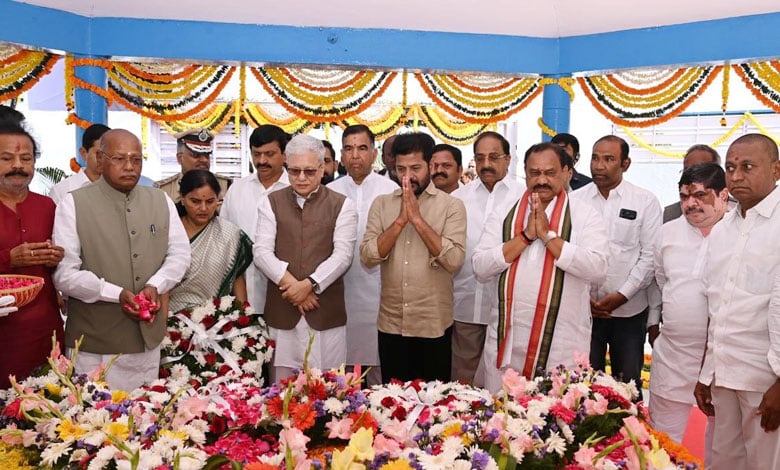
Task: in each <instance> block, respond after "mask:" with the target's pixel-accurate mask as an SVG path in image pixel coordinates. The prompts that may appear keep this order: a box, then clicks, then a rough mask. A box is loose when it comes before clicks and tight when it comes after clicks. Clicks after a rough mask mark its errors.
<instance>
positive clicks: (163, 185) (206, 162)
mask: <svg viewBox="0 0 780 470" xmlns="http://www.w3.org/2000/svg"><path fill="white" fill-rule="evenodd" d="M174 137H176V160H177V161H178V162H179V165H181V171H180V172H179V173H176V174H175V175H173V176H169V177H168V178H165V179H162V180H160V181H157V182H156V183H154V187H155V188H160V189H162V190H163V191H164V192H165V194H167V195H168V197H170V198H171V199H173V202H179V201H180V200H181V194H180V193H179V185H180V184H181V177H182V176H183V175H184V173H187V172H188V171H190V170H209V169H211V154H212V152H213V149H212V142H213V141H214V136H213V135H211V133H210V132H209V131H207V130H206V129H190V130H186V131H184V132H180V133H178V134H176V135H175V136H174ZM214 176H216V177H217V181H218V182H219V187H220V188H221V191H220V192H219V193H220V194H225V193H226V192H227V190H228V188H229V187H230V184H231V183H232V180H231V179H230V178H228V177H226V176H222V175H219V174H216V173H214Z"/></svg>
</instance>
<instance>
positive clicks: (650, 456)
mask: <svg viewBox="0 0 780 470" xmlns="http://www.w3.org/2000/svg"><path fill="white" fill-rule="evenodd" d="M650 442H651V443H652V445H653V450H651V451H650V452H649V453H647V455H646V458H647V463H649V464H650V465H652V466H653V468H668V467H670V466H671V465H672V460H671V459H670V458H669V454H667V453H666V451H665V450H664V449H663V448H661V446H660V445H659V444H658V439H656V438H655V436H650Z"/></svg>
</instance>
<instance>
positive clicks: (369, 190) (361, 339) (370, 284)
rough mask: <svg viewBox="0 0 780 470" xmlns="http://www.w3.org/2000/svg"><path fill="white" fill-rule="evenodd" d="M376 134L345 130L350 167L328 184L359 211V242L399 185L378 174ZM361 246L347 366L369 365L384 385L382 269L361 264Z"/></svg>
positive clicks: (350, 304)
mask: <svg viewBox="0 0 780 470" xmlns="http://www.w3.org/2000/svg"><path fill="white" fill-rule="evenodd" d="M376 154H377V151H376V148H375V147H374V133H373V132H371V129H369V128H368V127H367V126H365V125H363V124H356V125H353V126H349V127H347V128H346V129H344V133H343V134H342V136H341V161H342V162H343V164H344V165H345V167H346V168H347V176H343V177H341V178H339V179H337V180H336V181H334V182H333V183H331V184H329V185H328V189H332V190H334V191H336V192H338V193H341V194H343V195H345V196H347V197H348V198H349V199H351V200H352V201H353V202H354V203H355V206H356V208H357V211H358V226H357V239H358V240H362V239H363V235H364V234H365V232H366V220H367V219H368V210H369V209H370V208H371V204H372V203H373V202H374V199H376V198H377V197H378V196H380V195H382V194H390V193H392V192H393V191H395V190H396V189H398V185H397V184H395V183H393V182H392V181H391V180H390V179H388V178H383V177H382V176H380V175H379V174H377V173H374V171H373V169H372V164H373V163H374V160H375V159H376ZM359 249H360V246H359V244H358V243H356V244H355V253H354V255H353V259H352V265H351V266H350V268H349V271H347V273H346V274H345V275H344V292H345V294H346V304H347V365H348V366H355V365H361V366H368V367H370V368H371V370H370V371H369V372H368V375H367V376H366V383H367V384H368V385H376V384H379V383H381V381H382V375H381V371H380V368H379V349H378V346H377V330H376V315H377V312H378V311H379V289H380V279H379V268H378V267H374V268H368V267H366V266H365V265H364V264H363V263H361V262H360V252H359Z"/></svg>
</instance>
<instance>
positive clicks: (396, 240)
mask: <svg viewBox="0 0 780 470" xmlns="http://www.w3.org/2000/svg"><path fill="white" fill-rule="evenodd" d="M433 147H434V142H433V138H431V137H430V136H429V135H426V134H422V133H413V134H402V135H399V136H398V137H397V138H396V139H395V141H394V142H393V147H392V149H391V152H392V155H393V157H394V159H395V164H396V169H397V171H398V177H399V178H401V181H402V182H403V186H402V188H401V189H398V190H396V191H394V192H393V193H392V194H385V195H382V196H379V197H377V198H376V199H375V200H374V203H373V204H372V205H371V209H370V211H369V213H368V224H367V226H366V234H365V236H364V237H363V242H362V243H361V246H360V258H361V260H362V261H363V263H364V264H365V265H366V266H367V267H369V268H371V267H374V266H377V265H380V266H381V278H382V291H381V300H380V306H379V318H378V320H377V327H378V329H379V360H380V363H381V365H382V380H383V381H384V382H388V381H389V380H390V379H392V378H396V379H399V380H404V381H405V380H414V379H423V380H442V381H444V382H447V381H449V380H450V367H451V354H452V351H451V347H450V345H451V336H452V303H453V297H452V277H453V274H454V273H455V272H456V271H457V270H458V269H459V268H460V267H461V265H462V264H463V259H464V255H465V244H466V210H465V207H464V206H463V202H461V201H460V200H459V199H456V198H453V197H452V196H450V195H449V194H447V193H445V192H443V191H440V190H438V189H436V186H434V185H433V184H431V177H430V170H429V168H430V161H431V157H432V156H433Z"/></svg>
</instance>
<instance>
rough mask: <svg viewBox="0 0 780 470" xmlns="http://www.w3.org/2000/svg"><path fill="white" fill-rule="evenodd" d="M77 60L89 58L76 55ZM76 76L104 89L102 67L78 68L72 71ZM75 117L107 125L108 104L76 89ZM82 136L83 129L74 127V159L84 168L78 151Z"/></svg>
mask: <svg viewBox="0 0 780 470" xmlns="http://www.w3.org/2000/svg"><path fill="white" fill-rule="evenodd" d="M75 57H77V58H88V57H90V56H82V55H76V56H75ZM74 73H75V74H76V76H77V77H78V78H80V79H82V80H84V81H85V82H87V83H91V84H93V85H96V86H98V87H100V88H106V83H107V80H108V79H107V75H106V70H105V69H104V68H102V67H90V66H78V67H76V70H75V71H74ZM75 102H76V110H75V112H76V115H78V117H80V118H81V119H84V120H86V121H89V122H91V123H93V124H106V125H107V124H108V103H107V102H106V100H105V99H104V98H103V97H102V96H99V95H96V94H94V93H92V92H91V91H89V90H84V89H83V88H78V87H76V90H75ZM82 135H84V129H82V128H81V127H79V126H76V159H77V160H78V162H79V165H81V166H82V167H84V166H85V165H86V164H87V163H86V162H85V161H84V160H83V159H82V158H81V155H80V154H79V152H78V150H79V147H81V136H82Z"/></svg>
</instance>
